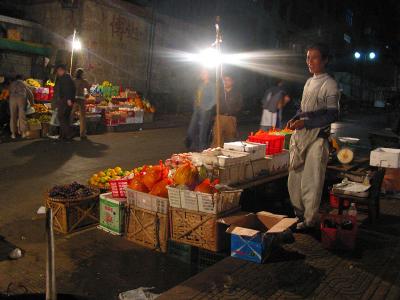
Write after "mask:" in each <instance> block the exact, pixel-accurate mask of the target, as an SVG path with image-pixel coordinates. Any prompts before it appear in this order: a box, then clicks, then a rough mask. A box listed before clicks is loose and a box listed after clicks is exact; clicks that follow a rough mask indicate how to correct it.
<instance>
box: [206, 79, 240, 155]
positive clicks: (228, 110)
mask: <svg viewBox="0 0 400 300" xmlns="http://www.w3.org/2000/svg"><path fill="white" fill-rule="evenodd" d="M222 79H223V83H224V89H223V92H222V97H221V101H220V108H219V110H220V111H219V113H220V115H219V116H217V117H216V118H219V125H220V137H221V139H220V142H221V143H220V144H219V145H218V141H217V121H215V122H214V129H213V132H214V139H213V147H222V146H223V145H224V142H232V141H234V140H235V139H237V136H238V133H237V115H238V113H239V112H240V110H241V109H242V106H243V98H242V94H241V93H240V91H239V89H238V88H237V87H236V85H235V81H234V79H233V76H232V75H230V74H226V75H224V76H223V78H222Z"/></svg>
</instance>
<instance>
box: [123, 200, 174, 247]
mask: <svg viewBox="0 0 400 300" xmlns="http://www.w3.org/2000/svg"><path fill="white" fill-rule="evenodd" d="M128 210H129V212H128V214H127V221H126V238H127V239H128V240H130V241H132V242H135V243H138V244H140V245H142V246H144V247H146V248H149V249H152V250H157V251H160V252H164V253H165V252H167V242H168V225H169V224H168V215H167V214H161V213H157V212H154V211H148V210H145V209H141V208H138V207H135V206H133V205H129V207H128Z"/></svg>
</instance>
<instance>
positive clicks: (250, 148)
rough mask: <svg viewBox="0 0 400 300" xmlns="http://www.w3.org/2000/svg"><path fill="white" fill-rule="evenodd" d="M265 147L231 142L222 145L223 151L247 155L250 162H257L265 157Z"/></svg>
mask: <svg viewBox="0 0 400 300" xmlns="http://www.w3.org/2000/svg"><path fill="white" fill-rule="evenodd" d="M266 147H267V145H265V144H258V143H251V142H242V141H238V142H231V143H224V149H227V150H233V151H241V152H247V153H249V158H250V159H251V160H257V159H261V158H264V157H265V152H266Z"/></svg>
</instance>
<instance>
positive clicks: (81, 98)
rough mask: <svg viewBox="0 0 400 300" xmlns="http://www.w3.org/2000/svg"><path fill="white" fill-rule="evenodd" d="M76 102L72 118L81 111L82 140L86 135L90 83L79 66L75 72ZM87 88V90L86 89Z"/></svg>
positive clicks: (80, 127)
mask: <svg viewBox="0 0 400 300" xmlns="http://www.w3.org/2000/svg"><path fill="white" fill-rule="evenodd" d="M74 83H75V89H76V95H75V103H74V105H73V107H72V112H71V119H72V120H73V118H74V115H75V112H77V111H79V129H80V130H79V132H80V138H81V140H84V139H87V137H86V106H85V104H86V96H87V95H88V92H89V89H90V84H89V82H87V80H86V79H84V78H83V69H81V68H79V69H77V70H76V72H75V79H74ZM85 90H86V91H85Z"/></svg>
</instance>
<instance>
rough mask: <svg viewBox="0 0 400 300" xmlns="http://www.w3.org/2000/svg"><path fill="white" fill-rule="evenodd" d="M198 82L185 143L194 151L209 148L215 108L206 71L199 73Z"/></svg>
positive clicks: (211, 87) (211, 85) (212, 87)
mask: <svg viewBox="0 0 400 300" xmlns="http://www.w3.org/2000/svg"><path fill="white" fill-rule="evenodd" d="M200 80H201V83H200V85H199V87H198V88H197V92H196V97H195V100H194V105H193V114H192V119H191V120H190V125H189V129H188V133H187V138H186V142H185V144H186V146H187V147H188V148H189V149H191V150H194V151H203V150H204V149H207V148H208V146H209V141H208V139H209V135H210V130H211V120H212V113H213V109H214V106H215V84H213V83H212V82H211V81H210V75H209V71H208V70H202V71H201V73H200Z"/></svg>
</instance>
